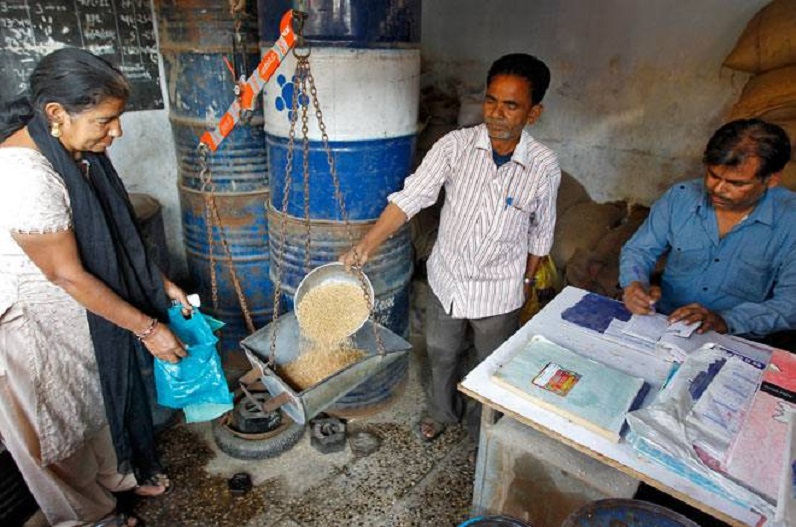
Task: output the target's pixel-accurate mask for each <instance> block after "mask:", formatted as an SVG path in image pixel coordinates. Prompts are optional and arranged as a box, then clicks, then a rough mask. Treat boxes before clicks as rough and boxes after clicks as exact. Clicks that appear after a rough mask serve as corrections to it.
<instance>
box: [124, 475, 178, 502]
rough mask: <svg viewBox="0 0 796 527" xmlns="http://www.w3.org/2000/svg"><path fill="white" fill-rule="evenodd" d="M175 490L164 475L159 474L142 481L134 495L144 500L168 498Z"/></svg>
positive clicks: (134, 490) (135, 489)
mask: <svg viewBox="0 0 796 527" xmlns="http://www.w3.org/2000/svg"><path fill="white" fill-rule="evenodd" d="M173 490H174V484H173V483H172V482H171V480H170V479H169V477H168V476H167V475H166V474H164V473H162V472H161V473H158V474H155V475H153V476H149V477H148V478H146V479H144V480H142V481H141V482H140V483H139V484H138V485H136V487H135V488H134V489H133V494H135V495H136V496H140V497H142V498H158V497H160V496H168V495H169V494H170V493H171V491H173Z"/></svg>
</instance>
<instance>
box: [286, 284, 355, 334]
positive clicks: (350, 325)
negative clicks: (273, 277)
mask: <svg viewBox="0 0 796 527" xmlns="http://www.w3.org/2000/svg"><path fill="white" fill-rule="evenodd" d="M369 314H370V306H368V302H367V301H366V300H365V296H364V293H363V291H362V288H361V287H359V286H358V285H356V284H352V283H332V284H327V285H323V286H320V287H317V288H315V289H312V290H310V291H308V292H307V294H306V295H304V297H302V299H301V303H300V304H299V305H298V308H297V309H296V315H298V320H299V325H300V326H301V333H302V334H303V335H304V336H306V337H307V338H308V339H310V340H312V341H314V342H317V343H319V344H338V343H340V342H342V341H343V340H344V339H346V338H347V337H349V336H350V335H351V334H352V333H354V331H356V330H357V329H358V328H359V326H361V325H362V321H363V320H367V318H368V315H369Z"/></svg>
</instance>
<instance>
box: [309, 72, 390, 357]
mask: <svg viewBox="0 0 796 527" xmlns="http://www.w3.org/2000/svg"><path fill="white" fill-rule="evenodd" d="M307 80H308V81H309V84H310V99H311V100H312V105H313V107H314V109H315V118H316V119H317V120H318V129H319V130H320V132H321V142H322V143H323V150H324V152H326V161H327V163H328V164H329V174H330V175H331V176H332V185H333V186H334V197H335V199H336V200H337V205H338V206H339V207H340V217H341V219H342V220H343V225H344V226H345V230H346V234H347V235H348V243H349V245H350V247H351V249H352V250H353V249H354V245H355V242H354V232H353V230H352V228H351V222H349V221H348V212H347V211H346V208H345V197H344V196H343V192H342V190H341V189H340V178H339V177H338V176H337V167H336V165H335V162H334V156H333V155H332V149H331V147H330V146H329V135H328V134H327V133H326V124H325V123H324V122H323V112H322V111H321V104H320V101H319V100H318V89H317V88H316V87H315V78H314V77H313V76H312V72H311V70H310V66H309V60H307ZM307 141H308V140H307ZM352 269H354V272H356V274H357V278H359V283H360V286H361V287H362V293H363V295H364V297H365V302H366V303H367V306H368V309H369V310H370V318H371V320H372V321H373V322H374V324H373V336H374V338H375V339H376V349H377V350H378V352H379V355H384V353H385V351H384V341H383V340H382V337H381V332H380V331H379V329H378V327H377V326H376V324H375V322H376V302H375V298H371V295H370V288H369V287H368V285H367V281H366V279H365V273H364V271H363V270H362V268H361V267H359V266H354V267H352Z"/></svg>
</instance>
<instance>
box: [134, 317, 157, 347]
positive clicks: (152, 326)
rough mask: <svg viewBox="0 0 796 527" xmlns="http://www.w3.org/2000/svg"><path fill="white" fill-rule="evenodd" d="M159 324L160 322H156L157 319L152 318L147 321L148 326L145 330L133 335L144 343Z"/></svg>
mask: <svg viewBox="0 0 796 527" xmlns="http://www.w3.org/2000/svg"><path fill="white" fill-rule="evenodd" d="M159 323H160V322H158V319H156V318H154V317H152V320H150V321H149V326H147V328H146V329H145V330H144V331H142V332H141V333H135V338H137V339H138V340H140V341H142V342H143V341H145V340H146V339H148V338H149V337H151V336H152V334H153V333H154V332H155V330H156V329H157V328H158V324H159Z"/></svg>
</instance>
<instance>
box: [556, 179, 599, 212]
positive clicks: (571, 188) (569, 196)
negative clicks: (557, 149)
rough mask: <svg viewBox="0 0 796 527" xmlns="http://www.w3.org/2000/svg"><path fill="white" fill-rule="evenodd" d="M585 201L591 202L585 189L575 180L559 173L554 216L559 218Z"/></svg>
mask: <svg viewBox="0 0 796 527" xmlns="http://www.w3.org/2000/svg"><path fill="white" fill-rule="evenodd" d="M586 201H591V198H590V197H589V193H588V192H586V188H585V187H584V186H583V185H581V184H580V182H579V181H578V180H577V179H575V178H574V177H572V176H571V175H569V174H568V173H566V172H564V171H561V184H560V185H559V186H558V195H557V197H556V214H558V216H559V217H561V215H562V214H564V213H565V212H566V211H568V210H569V209H571V208H572V206H573V205H577V204H578V203H584V202H586Z"/></svg>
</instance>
